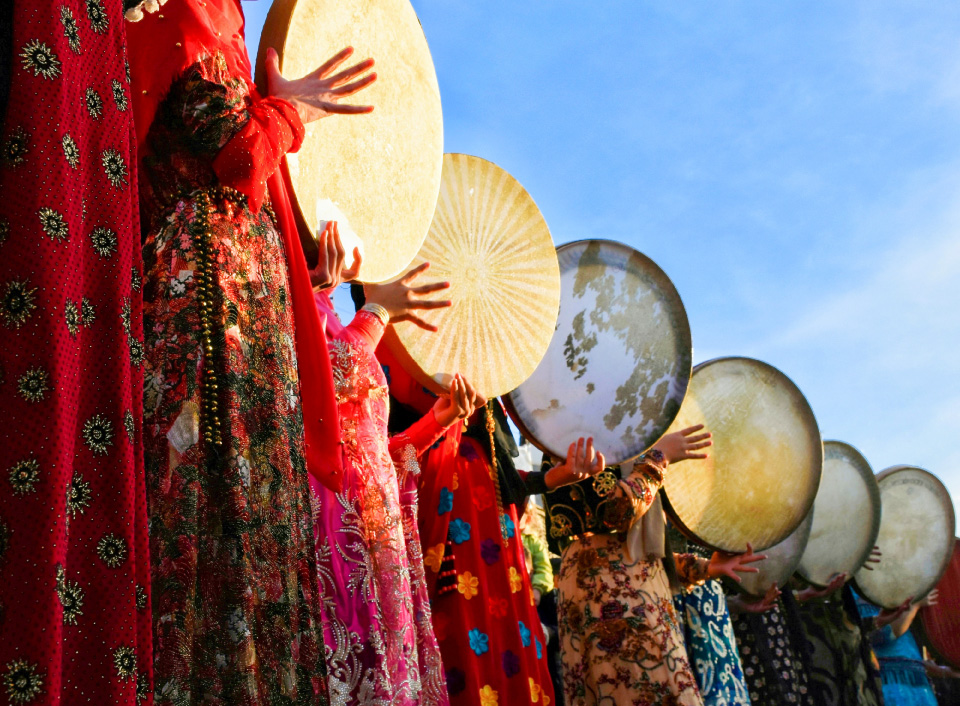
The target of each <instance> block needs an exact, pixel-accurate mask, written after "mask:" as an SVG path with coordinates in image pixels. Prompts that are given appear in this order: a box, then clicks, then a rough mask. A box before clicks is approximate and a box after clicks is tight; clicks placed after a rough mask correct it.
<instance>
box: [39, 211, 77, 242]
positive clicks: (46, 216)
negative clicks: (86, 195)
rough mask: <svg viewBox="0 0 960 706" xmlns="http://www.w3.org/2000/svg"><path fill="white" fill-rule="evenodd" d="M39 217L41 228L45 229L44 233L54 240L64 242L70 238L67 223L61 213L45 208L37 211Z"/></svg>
mask: <svg viewBox="0 0 960 706" xmlns="http://www.w3.org/2000/svg"><path fill="white" fill-rule="evenodd" d="M37 215H38V216H39V217H40V227H41V228H43V232H44V233H46V234H47V235H48V236H50V237H51V238H52V239H53V240H60V241H63V240H66V239H67V238H68V237H70V232H69V230H68V228H67V221H66V220H65V219H64V217H63V215H62V214H61V213H59V212H58V211H54V210H53V209H52V208H47V207H46V206H44V207H43V208H41V209H40V210H39V211H37Z"/></svg>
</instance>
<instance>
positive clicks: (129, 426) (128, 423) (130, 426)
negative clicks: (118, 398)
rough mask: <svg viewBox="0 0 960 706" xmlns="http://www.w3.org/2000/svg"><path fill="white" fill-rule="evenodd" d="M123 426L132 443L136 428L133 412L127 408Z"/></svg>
mask: <svg viewBox="0 0 960 706" xmlns="http://www.w3.org/2000/svg"><path fill="white" fill-rule="evenodd" d="M123 428H124V429H126V431H127V438H128V439H129V440H130V443H131V444H132V443H133V433H134V431H136V430H135V429H134V421H133V412H131V411H130V410H127V411H126V412H124V413H123Z"/></svg>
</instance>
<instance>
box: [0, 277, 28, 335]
mask: <svg viewBox="0 0 960 706" xmlns="http://www.w3.org/2000/svg"><path fill="white" fill-rule="evenodd" d="M29 284H30V283H29V282H28V281H26V280H19V279H15V280H12V281H10V282H7V286H6V289H5V290H4V292H3V299H0V315H2V316H3V323H4V325H6V326H7V328H20V327H21V326H22V325H23V324H25V323H26V322H27V319H29V318H30V317H31V316H32V315H33V310H34V309H36V308H37V303H36V299H37V298H36V295H35V292H36V291H37V288H36V287H30V286H29Z"/></svg>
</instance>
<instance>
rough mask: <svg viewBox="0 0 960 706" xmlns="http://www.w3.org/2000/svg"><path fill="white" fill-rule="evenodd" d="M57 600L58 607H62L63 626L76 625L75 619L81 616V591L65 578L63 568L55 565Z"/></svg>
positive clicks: (82, 598)
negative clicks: (58, 601) (58, 600)
mask: <svg viewBox="0 0 960 706" xmlns="http://www.w3.org/2000/svg"><path fill="white" fill-rule="evenodd" d="M56 588H57V598H59V599H60V605H61V606H63V624H64V625H76V624H77V618H78V617H79V616H81V615H83V610H82V608H83V600H84V593H83V589H82V588H80V584H79V583H78V582H76V581H70V580H69V579H68V578H67V572H66V571H65V570H64V568H63V566H62V565H60V564H58V565H57V583H56Z"/></svg>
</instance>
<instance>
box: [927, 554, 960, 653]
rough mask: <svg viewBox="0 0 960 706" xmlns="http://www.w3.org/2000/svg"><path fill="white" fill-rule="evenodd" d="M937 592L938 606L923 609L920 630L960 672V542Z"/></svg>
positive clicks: (931, 646) (935, 651)
mask: <svg viewBox="0 0 960 706" xmlns="http://www.w3.org/2000/svg"><path fill="white" fill-rule="evenodd" d="M937 591H938V592H939V596H938V597H937V604H936V605H932V606H925V607H923V608H921V609H920V628H921V631H922V634H923V637H924V641H925V642H926V643H927V646H928V647H929V648H930V649H932V650H933V652H934V654H935V655H936V656H937V657H938V658H939V659H940V660H942V661H944V662H946V663H947V664H949V665H950V666H952V667H953V668H954V669H960V539H954V542H953V554H952V556H951V558H950V564H949V565H948V566H947V570H946V571H945V572H944V574H943V577H942V578H941V579H940V581H939V583H937Z"/></svg>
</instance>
